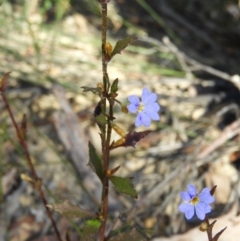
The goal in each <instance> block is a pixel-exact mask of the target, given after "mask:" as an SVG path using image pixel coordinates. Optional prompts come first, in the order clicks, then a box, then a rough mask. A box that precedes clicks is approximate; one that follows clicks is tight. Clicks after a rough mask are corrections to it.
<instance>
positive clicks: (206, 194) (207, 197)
mask: <svg viewBox="0 0 240 241" xmlns="http://www.w3.org/2000/svg"><path fill="white" fill-rule="evenodd" d="M199 199H200V201H202V202H205V203H208V204H210V203H213V202H214V201H215V198H214V197H213V196H212V195H211V193H210V190H209V188H207V187H205V188H203V190H202V191H201V193H200V194H199Z"/></svg>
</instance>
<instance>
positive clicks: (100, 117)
mask: <svg viewBox="0 0 240 241" xmlns="http://www.w3.org/2000/svg"><path fill="white" fill-rule="evenodd" d="M95 120H96V122H97V123H98V124H103V125H106V124H107V123H108V121H107V119H106V116H105V115H103V114H100V115H98V116H96V117H95Z"/></svg>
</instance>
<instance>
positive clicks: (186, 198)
mask: <svg viewBox="0 0 240 241" xmlns="http://www.w3.org/2000/svg"><path fill="white" fill-rule="evenodd" d="M180 197H181V198H182V199H183V200H184V201H191V200H192V198H191V197H190V195H189V193H188V192H180Z"/></svg>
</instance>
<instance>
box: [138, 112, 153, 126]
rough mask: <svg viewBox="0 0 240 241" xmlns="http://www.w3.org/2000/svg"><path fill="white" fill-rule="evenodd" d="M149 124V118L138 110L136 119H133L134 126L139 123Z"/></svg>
mask: <svg viewBox="0 0 240 241" xmlns="http://www.w3.org/2000/svg"><path fill="white" fill-rule="evenodd" d="M150 124H151V119H150V118H149V117H148V116H147V115H146V114H145V113H144V112H140V113H139V114H138V115H137V118H136V121H135V126H137V127H138V126H140V125H144V126H146V127H149V126H150Z"/></svg>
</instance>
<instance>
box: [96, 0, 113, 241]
mask: <svg viewBox="0 0 240 241" xmlns="http://www.w3.org/2000/svg"><path fill="white" fill-rule="evenodd" d="M100 4H101V9H102V71H103V87H104V94H103V100H102V101H103V102H102V112H103V113H104V114H106V111H107V110H106V104H107V94H108V93H107V92H108V81H109V80H108V74H107V62H106V51H105V46H106V39H107V3H106V1H104V0H100ZM109 128H110V126H109V124H108V128H106V125H103V128H102V133H101V139H102V159H103V169H104V175H103V180H102V200H101V217H102V224H101V227H100V230H99V236H100V241H104V240H105V229H106V222H107V216H108V189H109V180H108V177H107V175H106V173H107V170H108V167H109V142H110V135H111V132H110V131H109Z"/></svg>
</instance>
